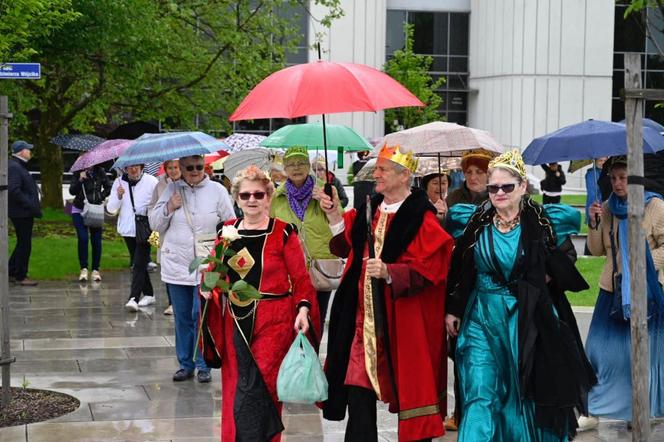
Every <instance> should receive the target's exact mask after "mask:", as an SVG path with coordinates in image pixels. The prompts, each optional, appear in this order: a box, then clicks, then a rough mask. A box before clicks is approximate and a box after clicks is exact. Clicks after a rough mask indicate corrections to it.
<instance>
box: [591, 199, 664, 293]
mask: <svg viewBox="0 0 664 442" xmlns="http://www.w3.org/2000/svg"><path fill="white" fill-rule="evenodd" d="M602 207H603V209H604V216H602V221H601V222H600V224H599V229H598V230H595V229H593V228H590V229H588V249H589V250H590V253H592V254H593V255H595V256H606V263H605V264H604V270H603V271H602V276H601V277H600V279H599V286H600V288H602V289H604V290H606V291H608V292H613V284H612V281H611V279H612V278H611V275H612V274H613V259H612V258H611V238H610V236H609V232H610V231H611V224H610V222H611V219H612V218H613V233H614V241H615V243H616V244H617V245H618V247H621V246H622V244H618V237H617V235H618V221H619V220H618V218H616V217H615V216H614V217H611V215H609V209H608V207H607V203H604V204H603V206H602ZM643 230H644V231H645V234H646V239H647V240H648V244H649V245H650V252H651V253H652V259H653V261H654V263H655V268H656V269H657V270H658V271H659V281H660V282H661V283H664V201H662V200H661V199H659V198H654V199H653V200H651V201H650V203H649V204H648V205H647V206H646V208H645V212H644V216H643ZM616 259H617V262H618V267H619V268H620V267H621V266H622V260H621V259H620V250H618V252H617V253H616Z"/></svg>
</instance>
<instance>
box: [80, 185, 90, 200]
mask: <svg viewBox="0 0 664 442" xmlns="http://www.w3.org/2000/svg"><path fill="white" fill-rule="evenodd" d="M81 188H82V189H83V201H87V202H88V203H90V200H89V199H88V195H87V194H86V193H85V181H81Z"/></svg>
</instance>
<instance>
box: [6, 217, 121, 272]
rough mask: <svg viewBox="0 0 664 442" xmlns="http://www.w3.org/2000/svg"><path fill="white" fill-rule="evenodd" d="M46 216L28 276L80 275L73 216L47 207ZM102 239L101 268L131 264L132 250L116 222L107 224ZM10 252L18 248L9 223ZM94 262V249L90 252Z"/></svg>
mask: <svg viewBox="0 0 664 442" xmlns="http://www.w3.org/2000/svg"><path fill="white" fill-rule="evenodd" d="M43 212H44V217H43V218H41V219H36V220H35V226H34V229H33V238H32V253H31V255H30V267H29V274H28V277H30V278H32V279H52V280H66V279H72V278H76V277H77V276H78V272H79V271H80V269H79V267H78V252H77V239H76V230H75V229H74V226H73V225H72V222H71V217H70V216H69V215H67V214H65V213H64V212H63V211H62V210H55V209H44V211H43ZM103 238H104V239H103V242H102V258H101V269H100V270H101V272H102V274H103V272H104V271H108V270H124V269H127V268H128V267H129V252H128V251H127V247H126V246H125V243H124V240H123V239H122V237H120V236H119V235H118V234H117V232H116V230H115V224H111V223H107V224H106V225H105V226H104V234H103ZM8 239H9V253H10V254H11V252H12V250H14V244H15V243H16V237H15V236H14V231H13V226H12V225H11V223H10V224H9V238H8ZM88 260H89V262H90V264H92V262H91V260H92V250H90V252H89V255H88Z"/></svg>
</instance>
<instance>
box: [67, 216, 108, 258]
mask: <svg viewBox="0 0 664 442" xmlns="http://www.w3.org/2000/svg"><path fill="white" fill-rule="evenodd" d="M71 219H72V221H73V222H74V227H75V228H76V236H77V237H78V263H79V265H80V267H79V268H81V269H87V268H88V238H89V239H90V242H91V243H92V270H99V264H100V263H101V231H102V229H101V228H98V229H96V228H92V227H88V226H86V225H85V224H83V217H82V216H81V214H80V213H72V214H71ZM88 231H89V232H90V234H89V235H88Z"/></svg>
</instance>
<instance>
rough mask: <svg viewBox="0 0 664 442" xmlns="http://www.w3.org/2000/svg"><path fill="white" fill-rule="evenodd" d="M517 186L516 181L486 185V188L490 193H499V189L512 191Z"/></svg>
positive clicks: (507, 191)
mask: <svg viewBox="0 0 664 442" xmlns="http://www.w3.org/2000/svg"><path fill="white" fill-rule="evenodd" d="M515 188H516V183H510V184H502V185H500V186H499V185H497V184H489V185H488V186H486V190H488V191H489V193H498V191H499V190H502V191H503V192H505V193H512V192H514V189H515Z"/></svg>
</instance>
